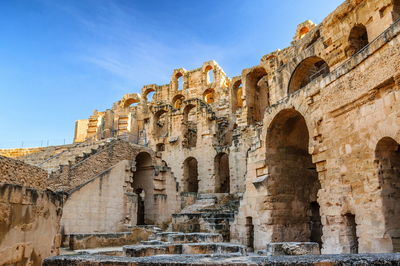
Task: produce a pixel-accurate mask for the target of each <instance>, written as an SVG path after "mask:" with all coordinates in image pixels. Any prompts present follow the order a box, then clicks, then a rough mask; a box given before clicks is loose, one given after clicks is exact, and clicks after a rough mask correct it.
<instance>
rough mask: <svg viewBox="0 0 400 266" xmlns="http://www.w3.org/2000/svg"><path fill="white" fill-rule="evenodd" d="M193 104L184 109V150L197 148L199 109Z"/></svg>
mask: <svg viewBox="0 0 400 266" xmlns="http://www.w3.org/2000/svg"><path fill="white" fill-rule="evenodd" d="M195 107H196V106H195V105H193V104H189V105H187V106H186V107H185V108H184V109H183V121H182V124H183V140H182V146H183V147H184V148H193V147H196V143H197V108H195Z"/></svg>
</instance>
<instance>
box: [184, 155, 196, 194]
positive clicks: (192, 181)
mask: <svg viewBox="0 0 400 266" xmlns="http://www.w3.org/2000/svg"><path fill="white" fill-rule="evenodd" d="M198 175H199V174H198V170H197V160H196V159H195V158H193V157H189V158H187V159H186V160H185V161H184V162H183V186H182V187H183V192H195V193H197V192H198V190H199V180H198Z"/></svg>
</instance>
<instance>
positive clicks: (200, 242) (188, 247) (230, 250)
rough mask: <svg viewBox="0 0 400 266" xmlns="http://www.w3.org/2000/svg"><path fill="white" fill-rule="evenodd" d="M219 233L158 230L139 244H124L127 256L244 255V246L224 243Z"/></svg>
mask: <svg viewBox="0 0 400 266" xmlns="http://www.w3.org/2000/svg"><path fill="white" fill-rule="evenodd" d="M222 240H223V237H222V235H221V234H216V233H182V232H160V233H156V234H155V235H154V237H153V239H151V240H148V241H142V243H141V245H132V246H124V247H123V251H124V255H125V256H127V257H148V256H155V255H177V254H180V255H181V254H184V255H189V254H230V255H232V256H234V255H238V256H239V255H246V254H247V253H246V247H245V246H242V245H238V244H231V243H224V242H222Z"/></svg>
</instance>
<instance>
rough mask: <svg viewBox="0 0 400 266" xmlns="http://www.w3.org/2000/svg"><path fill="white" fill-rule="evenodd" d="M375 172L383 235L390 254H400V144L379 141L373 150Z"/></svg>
mask: <svg viewBox="0 0 400 266" xmlns="http://www.w3.org/2000/svg"><path fill="white" fill-rule="evenodd" d="M375 163H376V171H377V176H378V179H379V187H380V188H381V200H382V214H383V217H384V221H385V235H384V238H387V239H388V241H389V245H390V251H391V252H400V205H399V202H400V144H399V143H398V142H397V141H396V140H394V139H393V138H390V137H384V138H382V139H380V140H379V141H378V143H377V145H376V149H375Z"/></svg>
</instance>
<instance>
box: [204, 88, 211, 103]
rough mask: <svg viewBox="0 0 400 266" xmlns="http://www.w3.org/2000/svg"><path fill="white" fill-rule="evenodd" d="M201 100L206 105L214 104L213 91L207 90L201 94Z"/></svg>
mask: <svg viewBox="0 0 400 266" xmlns="http://www.w3.org/2000/svg"><path fill="white" fill-rule="evenodd" d="M203 99H204V101H205V102H206V103H209V104H210V103H213V102H214V90H213V89H207V90H205V91H204V93H203Z"/></svg>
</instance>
